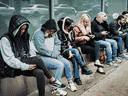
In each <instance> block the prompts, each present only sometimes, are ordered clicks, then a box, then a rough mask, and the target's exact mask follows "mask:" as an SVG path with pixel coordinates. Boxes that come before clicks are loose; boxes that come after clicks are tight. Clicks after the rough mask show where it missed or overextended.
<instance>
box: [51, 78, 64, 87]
mask: <svg viewBox="0 0 128 96" xmlns="http://www.w3.org/2000/svg"><path fill="white" fill-rule="evenodd" d="M49 84H50V86H51V87H53V88H59V89H65V88H66V86H65V85H64V84H62V83H61V82H60V81H58V80H56V81H55V82H49Z"/></svg>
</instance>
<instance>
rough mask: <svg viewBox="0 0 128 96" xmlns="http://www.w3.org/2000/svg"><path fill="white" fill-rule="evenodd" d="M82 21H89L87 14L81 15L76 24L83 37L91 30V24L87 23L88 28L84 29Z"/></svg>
mask: <svg viewBox="0 0 128 96" xmlns="http://www.w3.org/2000/svg"><path fill="white" fill-rule="evenodd" d="M83 20H85V21H86V20H91V17H90V16H89V15H88V14H82V15H81V16H80V18H79V20H78V22H77V24H78V26H79V27H80V29H81V30H82V33H83V34H84V35H85V34H87V32H86V31H87V30H91V22H89V27H86V29H85V26H83ZM81 25H82V26H81Z"/></svg>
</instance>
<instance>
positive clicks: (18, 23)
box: [0, 15, 65, 96]
mask: <svg viewBox="0 0 128 96" xmlns="http://www.w3.org/2000/svg"><path fill="white" fill-rule="evenodd" d="M29 23H30V22H29V21H28V20H27V19H26V18H25V17H23V16H21V15H13V16H12V17H11V20H10V24H9V29H8V32H7V33H6V34H4V35H3V36H2V37H1V38H0V62H1V63H2V64H3V65H1V66H2V68H3V69H2V68H0V71H2V72H3V73H0V77H1V78H2V77H3V78H5V77H15V76H19V75H24V76H35V77H36V79H37V88H38V90H39V96H45V77H44V75H45V76H46V77H47V78H48V79H50V85H51V86H52V87H55V88H56V87H57V88H65V85H64V84H61V83H60V82H59V81H58V80H56V79H55V78H54V77H52V76H51V75H50V73H49V71H48V69H47V68H46V66H45V64H44V62H43V61H42V60H41V59H40V57H38V56H36V54H35V52H34V51H33V50H32V49H31V47H29V46H30V44H29V34H28V28H29ZM3 70H4V71H3ZM57 85H58V86H57Z"/></svg>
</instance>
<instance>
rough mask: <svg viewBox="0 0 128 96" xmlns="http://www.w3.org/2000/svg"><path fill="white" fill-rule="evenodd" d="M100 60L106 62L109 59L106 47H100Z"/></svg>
mask: <svg viewBox="0 0 128 96" xmlns="http://www.w3.org/2000/svg"><path fill="white" fill-rule="evenodd" d="M99 60H100V63H105V62H106V61H107V55H106V51H105V50H104V49H100V54H99Z"/></svg>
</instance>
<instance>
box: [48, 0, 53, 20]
mask: <svg viewBox="0 0 128 96" xmlns="http://www.w3.org/2000/svg"><path fill="white" fill-rule="evenodd" d="M49 16H50V17H49V18H50V19H54V0H49Z"/></svg>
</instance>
